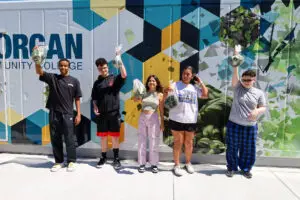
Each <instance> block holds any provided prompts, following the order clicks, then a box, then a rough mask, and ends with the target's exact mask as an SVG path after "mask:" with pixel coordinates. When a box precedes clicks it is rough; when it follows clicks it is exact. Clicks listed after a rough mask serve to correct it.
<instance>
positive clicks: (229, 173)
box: [225, 170, 234, 178]
mask: <svg viewBox="0 0 300 200" xmlns="http://www.w3.org/2000/svg"><path fill="white" fill-rule="evenodd" d="M225 174H226V176H227V177H229V178H231V177H233V175H234V171H232V170H227V171H226V173H225Z"/></svg>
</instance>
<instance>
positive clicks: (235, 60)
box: [230, 45, 244, 67]
mask: <svg viewBox="0 0 300 200" xmlns="http://www.w3.org/2000/svg"><path fill="white" fill-rule="evenodd" d="M234 51H235V55H233V56H232V57H231V59H230V64H231V65H232V66H234V67H237V66H240V65H241V64H243V62H244V57H243V56H242V55H241V54H240V53H241V51H242V46H241V45H235V47H234Z"/></svg>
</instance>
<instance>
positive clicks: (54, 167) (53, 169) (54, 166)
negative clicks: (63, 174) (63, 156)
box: [50, 163, 64, 172]
mask: <svg viewBox="0 0 300 200" xmlns="http://www.w3.org/2000/svg"><path fill="white" fill-rule="evenodd" d="M63 167H64V164H63V163H55V164H54V165H53V167H51V169H50V171H51V172H57V171H59V170H60V169H62V168H63Z"/></svg>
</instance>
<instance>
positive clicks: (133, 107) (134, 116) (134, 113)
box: [124, 99, 141, 128]
mask: <svg viewBox="0 0 300 200" xmlns="http://www.w3.org/2000/svg"><path fill="white" fill-rule="evenodd" d="M139 104H140V103H137V102H134V101H133V100H131V99H128V100H127V101H125V106H124V107H125V111H126V115H125V122H126V123H128V124H129V125H131V126H132V127H135V128H138V120H139V117H140V114H141V111H140V110H139V109H138V105H139Z"/></svg>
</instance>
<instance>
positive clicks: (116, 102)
mask: <svg viewBox="0 0 300 200" xmlns="http://www.w3.org/2000/svg"><path fill="white" fill-rule="evenodd" d="M124 84H125V79H124V78H122V76H121V74H119V75H117V76H114V75H109V76H107V77H102V76H99V77H98V79H97V80H96V81H95V82H94V85H93V89H92V100H96V101H97V106H98V109H99V112H100V113H110V112H114V111H118V110H119V109H120V97H119V92H120V90H121V87H122V86H123V85H124Z"/></svg>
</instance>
